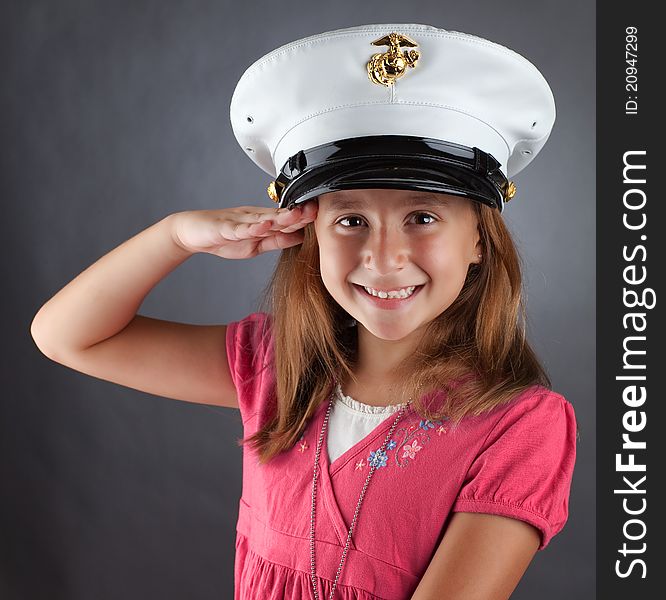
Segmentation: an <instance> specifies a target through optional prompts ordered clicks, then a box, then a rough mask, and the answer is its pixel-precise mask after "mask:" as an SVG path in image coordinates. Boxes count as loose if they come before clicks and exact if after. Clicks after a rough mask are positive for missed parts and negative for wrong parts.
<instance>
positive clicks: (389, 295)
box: [352, 283, 425, 300]
mask: <svg viewBox="0 0 666 600" xmlns="http://www.w3.org/2000/svg"><path fill="white" fill-rule="evenodd" d="M352 285H354V286H355V287H356V288H358V289H359V291H360V292H362V293H364V294H366V295H367V296H370V297H372V298H378V299H381V300H404V299H406V298H410V297H411V296H413V295H414V294H415V293H416V292H417V291H419V289H420V288H422V287H423V286H424V285H425V284H419V285H410V286H406V287H404V288H399V291H397V290H391V292H385V291H383V290H381V291H380V290H375V289H374V288H370V287H366V286H364V285H359V284H358V283H354V284H352Z"/></svg>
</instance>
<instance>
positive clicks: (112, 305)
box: [30, 214, 192, 355]
mask: <svg viewBox="0 0 666 600" xmlns="http://www.w3.org/2000/svg"><path fill="white" fill-rule="evenodd" d="M174 217H175V215H174V214H171V215H168V216H167V217H165V218H164V219H162V220H161V221H158V222H157V223H155V224H153V225H151V226H150V227H148V228H147V229H144V230H143V231H141V232H140V233H138V234H137V235H135V236H134V237H132V238H130V239H128V240H127V241H125V242H123V243H122V244H121V245H120V246H118V247H117V248H115V249H113V250H112V251H111V252H109V253H108V254H105V255H104V256H102V258H100V259H99V260H98V261H97V262H95V263H93V264H92V265H91V266H89V267H88V268H87V269H86V270H85V271H83V272H82V273H80V274H79V275H78V276H77V277H76V278H75V279H73V280H72V281H71V282H70V283H68V284H67V285H66V286H65V287H64V288H62V289H61V290H60V291H59V292H58V293H57V294H56V295H55V296H53V297H52V298H51V299H50V300H48V302H46V303H45V304H44V305H43V306H42V307H41V308H40V309H39V311H38V312H37V314H36V315H35V317H34V319H33V321H32V325H31V328H30V333H31V334H32V337H33V339H34V340H35V343H36V344H37V346H38V347H39V349H40V350H41V351H42V352H43V353H44V354H46V355H48V354H49V353H52V352H54V351H57V352H58V353H66V352H72V351H80V350H85V349H86V348H89V347H90V346H93V345H94V344H96V343H98V342H101V341H103V340H105V339H108V338H109V337H111V336H113V335H115V334H116V333H118V332H119V331H121V330H122V329H123V328H124V327H125V326H126V325H127V324H128V323H129V322H130V321H131V320H132V319H133V318H134V316H135V315H136V313H137V311H138V309H139V307H140V306H141V303H142V302H143V300H144V298H145V297H146V296H147V295H148V293H149V292H150V290H152V289H153V287H155V285H157V283H159V282H160V281H161V280H162V279H164V277H166V276H167V275H168V274H169V273H170V272H171V271H173V270H174V269H175V268H176V267H177V266H179V265H180V264H182V263H183V262H184V261H185V260H187V259H188V258H189V257H190V256H192V253H191V252H189V251H187V250H185V249H184V248H183V247H182V246H180V245H178V244H177V243H176V241H175V239H174V237H173V234H172V231H173V229H172V227H173V220H174Z"/></svg>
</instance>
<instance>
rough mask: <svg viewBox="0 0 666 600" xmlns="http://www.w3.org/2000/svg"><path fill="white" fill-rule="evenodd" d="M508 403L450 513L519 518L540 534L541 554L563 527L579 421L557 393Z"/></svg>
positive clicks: (574, 458) (539, 393)
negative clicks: (473, 513)
mask: <svg viewBox="0 0 666 600" xmlns="http://www.w3.org/2000/svg"><path fill="white" fill-rule="evenodd" d="M537 389H540V390H541V391H539V392H537V393H534V394H531V395H529V396H527V397H520V398H519V399H518V400H516V401H514V402H512V403H510V405H508V406H510V408H508V410H507V411H506V412H505V413H504V414H503V415H502V417H501V418H500V419H499V421H498V422H497V424H496V425H495V427H494V428H493V429H492V431H491V432H490V434H489V435H488V437H487V439H486V441H485V443H484V445H483V447H482V448H481V450H480V451H479V453H478V454H477V456H476V458H475V459H474V461H473V463H472V464H471V466H470V468H469V470H468V472H467V476H466V478H465V481H464V483H463V486H462V488H461V490H460V492H459V494H458V497H457V499H456V501H455V503H454V505H453V508H452V509H451V510H452V512H478V513H490V514H495V515H501V516H506V517H511V518H515V519H520V520H522V521H525V522H527V523H529V524H531V525H533V526H534V527H536V528H537V529H538V530H539V532H540V534H541V543H540V545H539V550H543V549H544V548H545V547H546V546H547V545H548V543H549V542H550V540H551V538H552V537H553V536H554V535H556V534H557V533H559V532H560V531H561V530H562V528H563V527H564V525H565V523H566V521H567V518H568V514H569V491H570V487H571V479H572V475H573V469H574V463H575V461H576V417H575V414H574V409H573V406H572V405H571V403H569V402H568V401H567V400H566V399H564V398H563V397H562V396H560V395H559V394H557V393H555V392H552V391H550V390H547V389H546V388H537Z"/></svg>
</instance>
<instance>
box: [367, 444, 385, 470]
mask: <svg viewBox="0 0 666 600" xmlns="http://www.w3.org/2000/svg"><path fill="white" fill-rule="evenodd" d="M387 461H388V456H387V455H386V452H384V451H383V450H382V449H381V448H380V449H379V450H377V452H370V456H368V464H369V465H370V466H371V467H376V468H379V467H385V466H386V463H387Z"/></svg>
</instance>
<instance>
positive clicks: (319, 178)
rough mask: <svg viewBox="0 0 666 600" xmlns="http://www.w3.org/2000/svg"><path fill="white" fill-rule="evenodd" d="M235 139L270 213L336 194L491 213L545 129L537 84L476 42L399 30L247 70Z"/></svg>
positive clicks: (313, 48) (320, 39)
mask: <svg viewBox="0 0 666 600" xmlns="http://www.w3.org/2000/svg"><path fill="white" fill-rule="evenodd" d="M230 117H231V125H232V129H233V131H234V135H235V136H236V139H237V140H238V143H239V144H240V145H241V147H242V148H243V150H244V151H245V152H246V153H247V155H248V156H249V157H250V158H251V159H252V160H253V161H254V162H255V163H256V164H257V165H258V166H259V167H261V168H262V169H263V170H264V171H265V172H266V173H268V174H269V175H271V177H272V178H274V179H275V181H273V182H271V184H270V185H269V187H268V194H269V196H270V197H271V198H272V199H273V200H274V201H275V202H278V203H279V206H280V207H283V206H288V207H289V208H293V206H294V205H296V204H298V203H300V202H305V201H306V200H309V199H311V198H314V197H315V196H318V195H319V194H322V193H326V192H329V191H333V190H339V189H354V188H399V189H415V190H422V191H432V192H440V193H449V194H455V195H460V196H467V197H469V198H472V199H474V200H477V201H479V202H483V203H485V204H488V205H489V206H492V207H495V208H498V209H499V210H500V211H501V210H502V209H503V207H504V203H505V202H507V201H508V200H510V199H511V197H512V196H513V194H514V193H515V186H514V185H513V183H512V182H510V181H509V178H511V177H513V176H514V175H515V174H516V173H518V172H519V171H520V170H522V169H523V168H524V167H525V166H527V165H528V164H529V163H530V161H531V160H532V159H533V158H534V157H535V156H536V155H537V153H538V152H539V150H541V148H542V147H543V145H544V144H545V142H546V140H547V139H548V136H549V135H550V131H551V129H552V127H553V123H554V121H555V102H554V99H553V94H552V92H551V89H550V87H549V86H548V83H547V82H546V80H545V79H544V77H543V75H542V74H541V73H540V72H539V70H538V69H537V68H536V67H535V66H534V65H533V64H532V63H531V62H530V61H528V60H527V59H526V58H524V57H523V56H521V55H520V54H518V53H516V52H514V51H513V50H510V49H508V48H506V47H504V46H501V45H499V44H496V43H494V42H491V41H488V40H486V39H483V38H480V37H476V36H473V35H469V34H466V33H460V32H457V31H447V30H444V29H439V28H437V27H432V26H429V25H419V24H410V23H398V24H395V23H393V24H377V25H363V26H358V27H351V28H347V29H339V30H336V31H329V32H325V33H321V34H318V35H314V36H311V37H307V38H304V39H300V40H297V41H295V42H291V43H289V44H286V45H284V46H281V47H279V48H277V49H276V50H273V51H272V52H270V53H269V54H266V55H265V56H263V57H262V58H260V59H259V60H257V61H256V62H254V63H253V64H252V65H250V67H248V69H247V70H246V71H245V72H244V73H243V75H242V76H241V78H240V80H239V82H238V84H237V85H236V89H235V90H234V93H233V96H232V99H231V107H230Z"/></svg>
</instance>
